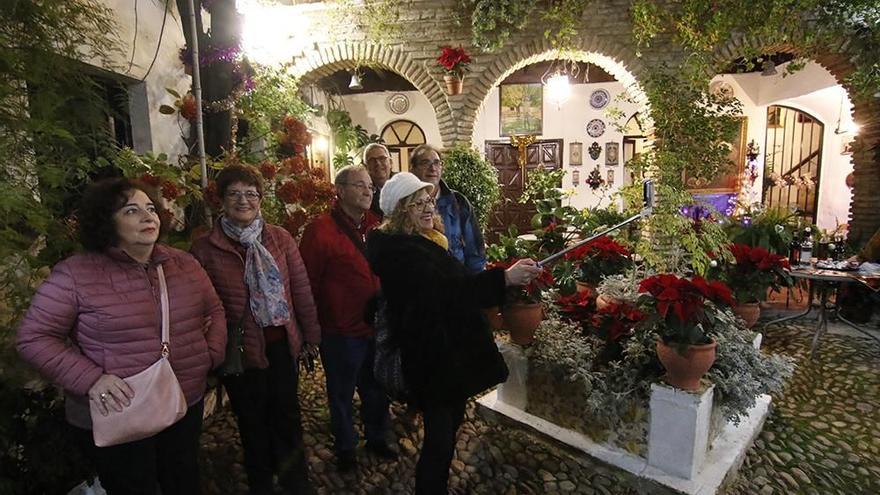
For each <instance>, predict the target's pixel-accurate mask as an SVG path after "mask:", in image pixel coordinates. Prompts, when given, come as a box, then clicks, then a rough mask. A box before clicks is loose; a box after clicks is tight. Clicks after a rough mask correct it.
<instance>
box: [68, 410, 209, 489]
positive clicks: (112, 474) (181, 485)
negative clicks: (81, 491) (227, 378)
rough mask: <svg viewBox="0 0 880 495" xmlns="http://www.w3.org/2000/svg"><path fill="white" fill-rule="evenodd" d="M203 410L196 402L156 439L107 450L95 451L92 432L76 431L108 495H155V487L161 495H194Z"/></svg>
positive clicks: (197, 483) (97, 448)
mask: <svg viewBox="0 0 880 495" xmlns="http://www.w3.org/2000/svg"><path fill="white" fill-rule="evenodd" d="M203 409H204V403H203V401H199V402H198V403H196V404H193V405H191V406H189V409H188V410H187V412H186V415H185V416H184V417H183V418H181V420H180V421H178V422H177V423H174V424H173V425H171V426H169V427H168V428H166V429H164V430H163V431H161V432H159V433H157V434H156V435H153V436H152V437H150V438H145V439H143V440H137V441H135V442H129V443H123V444H120V445H113V446H111V447H96V446H95V443H94V441H93V440H92V437H91V436H92V432H91V431H89V430H82V429H80V433H81V434H82V435H84V436H83V438H84V441H86V442H88V445H90V446H91V448H90V449H89V450H90V451H91V453H92V456H93V458H94V462H95V467H96V468H97V471H98V477H99V478H100V479H101V486H103V487H104V489H105V490H106V491H107V493H108V495H155V494H156V493H157V485H158V486H159V487H161V488H162V495H188V494H198V493H199V492H200V489H199V483H200V481H199V435H200V434H201V431H202V411H203Z"/></svg>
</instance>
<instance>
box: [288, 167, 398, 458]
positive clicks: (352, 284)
mask: <svg viewBox="0 0 880 495" xmlns="http://www.w3.org/2000/svg"><path fill="white" fill-rule="evenodd" d="M336 194H337V197H338V199H337V202H336V205H335V206H334V207H333V210H332V211H331V212H330V213H327V214H324V215H322V216H320V217H318V218H317V219H315V220H314V221H313V222H312V223H311V224H310V225H309V226H308V227H306V230H305V232H304V233H303V238H302V241H301V243H300V253H301V254H302V258H303V262H304V263H305V265H306V269H307V270H308V272H309V280H310V282H311V285H312V292H313V293H314V296H315V303H316V305H317V307H318V320H319V321H320V323H321V329H322V331H323V336H322V342H321V358H322V360H323V363H324V371H325V374H326V379H327V399H328V403H329V406H330V427H331V431H332V432H333V437H334V447H335V450H336V458H337V466H338V468H339V470H340V471H349V470H351V469H353V468H354V467H355V466H356V465H357V460H356V457H355V447H356V446H357V434H356V433H355V431H354V424H353V423H354V419H353V412H352V399H353V398H354V390H355V387H357V390H358V395H359V396H360V398H361V403H362V406H361V419H362V420H363V422H364V432H365V435H366V437H367V450H369V451H371V452H373V453H375V454H377V455H379V456H380V457H383V458H386V459H393V458H396V457H397V453H396V452H395V450H394V449H393V448H392V447H390V446H389V444H388V443H387V436H388V430H389V419H388V399H387V397H386V395H385V391H384V390H382V388H381V386H380V385H379V384H378V383H377V382H376V380H375V379H374V377H373V356H374V354H375V332H374V330H373V328H372V327H371V326H370V325H368V324H367V323H366V322H365V321H364V310H365V307H366V305H367V301H369V300H370V299H371V298H372V297H373V296H374V295H375V294H376V292H377V291H378V290H379V281H378V279H377V278H376V276H375V275H373V273H372V271H371V270H370V266H369V264H368V263H367V259H366V258H365V255H364V252H365V250H366V245H365V236H366V234H367V232H368V231H370V230H371V229H372V228H373V227H375V226H376V225H377V224H378V223H379V219H378V218H377V217H376V216H375V215H373V213H372V212H371V211H370V209H369V208H370V202H371V200H372V196H373V184H372V182H371V180H370V176H369V174H368V173H367V170H366V169H365V168H364V167H361V166H348V167H344V168H343V169H342V170H340V171H339V173H338V174H336Z"/></svg>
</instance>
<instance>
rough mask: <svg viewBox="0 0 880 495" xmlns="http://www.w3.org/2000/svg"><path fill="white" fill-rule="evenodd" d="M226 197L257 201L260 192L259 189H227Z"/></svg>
mask: <svg viewBox="0 0 880 495" xmlns="http://www.w3.org/2000/svg"><path fill="white" fill-rule="evenodd" d="M226 197H227V198H229V199H234V200H236V201H238V200H239V199H241V198H245V199H247V200H248V201H256V200H258V199H260V193H258V192H257V191H226Z"/></svg>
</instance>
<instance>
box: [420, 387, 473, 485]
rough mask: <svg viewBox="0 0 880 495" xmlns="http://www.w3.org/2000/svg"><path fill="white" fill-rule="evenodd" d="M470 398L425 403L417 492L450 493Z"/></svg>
mask: <svg viewBox="0 0 880 495" xmlns="http://www.w3.org/2000/svg"><path fill="white" fill-rule="evenodd" d="M465 404H466V401H465V400H462V401H461V402H453V403H441V404H436V403H435V404H425V406H424V407H423V408H422V416H423V419H424V424H425V440H424V441H423V442H422V455H421V456H419V462H418V464H417V465H416V495H429V494H430V495H433V494H437V495H446V493H447V485H448V484H449V466H450V464H452V456H453V455H454V454H455V439H456V436H457V435H458V427H459V426H461V422H462V419H464V409H465Z"/></svg>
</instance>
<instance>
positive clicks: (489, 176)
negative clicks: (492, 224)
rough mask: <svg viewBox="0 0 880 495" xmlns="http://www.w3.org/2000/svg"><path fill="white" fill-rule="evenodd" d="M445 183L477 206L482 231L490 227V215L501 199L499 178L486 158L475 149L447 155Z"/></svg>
mask: <svg viewBox="0 0 880 495" xmlns="http://www.w3.org/2000/svg"><path fill="white" fill-rule="evenodd" d="M445 155H446V156H445V157H444V158H443V180H444V181H446V184H448V185H449V187H451V188H452V189H455V190H456V191H459V192H460V193H462V194H464V196H465V197H466V198H467V199H468V200H470V202H471V204H473V205H474V213H475V214H476V217H477V221H478V222H479V224H480V227H481V228H482V229H485V228H486V226H487V225H488V224H489V214H490V213H491V212H492V209H493V208H495V206H496V205H497V204H498V202H499V201H500V199H501V188H500V187H499V185H498V174H497V172H496V171H495V167H493V166H492V165H491V164H490V163H489V162H488V161H486V159H485V158H483V157H482V156H481V155H480V154H479V153H478V152H476V151H475V150H474V149H472V148H468V147H465V146H459V147H456V148H453V149H452V150H450V151H449V152H447V153H445Z"/></svg>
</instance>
